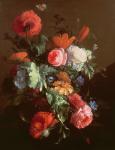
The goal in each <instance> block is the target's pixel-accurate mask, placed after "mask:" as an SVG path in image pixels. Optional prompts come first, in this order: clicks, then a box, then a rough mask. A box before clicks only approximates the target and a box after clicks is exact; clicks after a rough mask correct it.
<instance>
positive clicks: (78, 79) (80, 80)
mask: <svg viewBox="0 0 115 150" xmlns="http://www.w3.org/2000/svg"><path fill="white" fill-rule="evenodd" d="M76 82H77V84H78V85H79V86H83V85H84V82H85V79H84V78H83V76H82V75H80V76H78V77H77V79H76Z"/></svg>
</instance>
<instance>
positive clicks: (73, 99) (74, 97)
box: [68, 93, 86, 110]
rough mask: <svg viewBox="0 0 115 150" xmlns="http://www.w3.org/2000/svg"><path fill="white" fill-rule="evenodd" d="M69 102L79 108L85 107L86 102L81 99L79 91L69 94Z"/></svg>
mask: <svg viewBox="0 0 115 150" xmlns="http://www.w3.org/2000/svg"><path fill="white" fill-rule="evenodd" d="M68 101H69V103H70V104H71V105H72V106H73V107H74V108H76V109H77V110H78V109H79V108H81V107H83V106H84V105H85V104H86V103H85V102H84V101H83V100H82V99H81V96H80V95H79V94H77V93H72V94H71V95H69V96H68Z"/></svg>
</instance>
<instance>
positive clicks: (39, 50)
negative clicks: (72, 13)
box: [35, 35, 48, 56]
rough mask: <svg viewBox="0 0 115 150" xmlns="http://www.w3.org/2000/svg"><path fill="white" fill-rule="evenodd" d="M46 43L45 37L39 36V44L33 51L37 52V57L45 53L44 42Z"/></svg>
mask: <svg viewBox="0 0 115 150" xmlns="http://www.w3.org/2000/svg"><path fill="white" fill-rule="evenodd" d="M47 41H48V38H47V37H46V36H45V35H41V36H40V39H39V44H38V45H37V46H35V49H36V50H37V55H38V56H40V55H42V54H43V53H45V50H46V42H47Z"/></svg>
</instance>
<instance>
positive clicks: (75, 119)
mask: <svg viewBox="0 0 115 150" xmlns="http://www.w3.org/2000/svg"><path fill="white" fill-rule="evenodd" d="M92 120H93V113H92V111H91V108H90V107H89V106H88V105H84V106H83V107H82V108H79V110H78V111H76V112H75V113H73V114H72V116H71V120H70V122H71V123H72V124H73V125H74V126H75V127H76V128H78V129H81V128H85V127H87V126H88V125H89V124H90V123H91V122H92Z"/></svg>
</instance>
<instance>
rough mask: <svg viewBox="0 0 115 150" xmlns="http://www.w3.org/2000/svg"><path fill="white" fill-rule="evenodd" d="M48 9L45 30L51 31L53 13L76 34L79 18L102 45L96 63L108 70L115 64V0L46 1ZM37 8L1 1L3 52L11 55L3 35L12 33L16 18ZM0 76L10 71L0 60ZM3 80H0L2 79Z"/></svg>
mask: <svg viewBox="0 0 115 150" xmlns="http://www.w3.org/2000/svg"><path fill="white" fill-rule="evenodd" d="M47 5H48V9H47V11H46V12H44V14H43V15H42V16H43V20H44V21H43V22H44V30H45V32H46V33H47V34H50V33H52V29H51V28H50V27H51V25H52V23H53V16H54V14H60V15H61V16H63V17H65V19H66V23H67V24H69V26H70V27H71V28H72V29H74V31H76V26H77V24H76V22H77V18H78V17H79V18H80V20H81V25H83V24H88V25H89V26H90V27H91V29H92V30H93V31H94V33H95V34H96V37H97V39H98V44H99V50H98V51H97V63H98V65H99V67H106V66H108V65H110V64H112V63H113V62H115V29H114V28H115V0H47ZM32 8H35V7H34V3H33V0H0V53H1V54H3V55H5V56H8V55H9V54H10V53H11V44H10V43H9V42H8V41H5V40H4V39H3V37H4V33H6V32H11V24H12V20H13V18H14V17H15V16H16V15H17V14H19V13H20V12H22V11H24V10H28V9H32ZM0 69H1V70H2V71H1V75H0V76H4V75H5V74H6V72H7V69H8V65H7V64H5V63H4V62H3V61H0ZM0 80H1V79H0Z"/></svg>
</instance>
